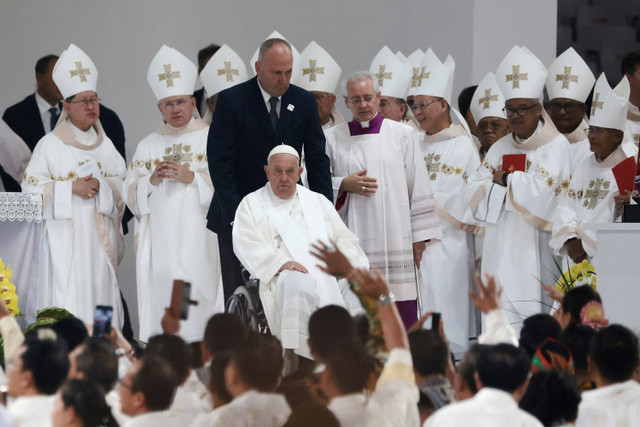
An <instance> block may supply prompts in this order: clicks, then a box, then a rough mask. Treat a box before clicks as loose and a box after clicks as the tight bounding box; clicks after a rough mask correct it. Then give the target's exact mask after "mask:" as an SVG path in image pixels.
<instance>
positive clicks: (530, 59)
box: [496, 46, 547, 100]
mask: <svg viewBox="0 0 640 427" xmlns="http://www.w3.org/2000/svg"><path fill="white" fill-rule="evenodd" d="M546 78H547V70H546V68H545V67H544V65H543V64H542V62H540V60H539V59H538V58H537V57H536V56H535V55H534V54H533V53H531V52H530V51H529V50H528V49H526V48H524V47H520V46H514V47H513V48H512V49H511V50H510V51H509V53H507V55H506V56H505V57H504V58H503V59H502V62H500V65H498V69H497V71H496V79H497V81H498V86H499V87H500V91H501V92H502V94H503V95H504V98H505V99H506V100H509V99H514V98H532V99H539V98H540V97H541V96H542V90H543V89H544V83H545V79H546Z"/></svg>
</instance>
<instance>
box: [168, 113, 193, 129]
mask: <svg viewBox="0 0 640 427" xmlns="http://www.w3.org/2000/svg"><path fill="white" fill-rule="evenodd" d="M195 119H196V118H195V117H193V116H191V120H189V121H188V122H187V124H186V125H184V126H180V127H179V128H175V127H173V126H171V125H170V124H169V123H167V122H164V123H165V124H166V125H167V127H169V128H171V129H173V130H182V129H184V128H186V127H187V126H189V125H190V124H191V122H192V121H194V120H195Z"/></svg>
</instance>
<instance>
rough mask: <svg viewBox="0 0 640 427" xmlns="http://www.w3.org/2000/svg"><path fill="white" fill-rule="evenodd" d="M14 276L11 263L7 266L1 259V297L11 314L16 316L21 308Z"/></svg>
mask: <svg viewBox="0 0 640 427" xmlns="http://www.w3.org/2000/svg"><path fill="white" fill-rule="evenodd" d="M12 276H13V271H12V270H11V264H9V265H7V266H6V267H5V265H4V262H2V259H0V298H2V300H3V301H4V303H5V305H6V306H7V309H9V311H10V312H11V315H12V316H14V317H16V316H18V315H19V314H20V309H19V308H18V295H16V286H15V285H14V284H13V283H12V282H11V277H12Z"/></svg>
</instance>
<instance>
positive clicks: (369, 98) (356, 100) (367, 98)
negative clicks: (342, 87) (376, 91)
mask: <svg viewBox="0 0 640 427" xmlns="http://www.w3.org/2000/svg"><path fill="white" fill-rule="evenodd" d="M376 97H377V95H367V96H365V97H363V98H358V97H357V96H354V97H353V98H347V101H348V102H349V104H353V105H360V104H362V103H363V102H366V103H367V104H370V103H372V102H373V101H374V100H375V99H376Z"/></svg>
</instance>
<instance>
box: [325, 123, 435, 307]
mask: <svg viewBox="0 0 640 427" xmlns="http://www.w3.org/2000/svg"><path fill="white" fill-rule="evenodd" d="M368 125H369V128H363V127H362V125H361V122H358V121H356V120H352V121H351V122H348V123H343V124H341V125H338V126H335V127H333V128H332V129H329V130H328V131H326V132H325V135H326V137H327V145H326V149H327V155H328V156H329V161H330V162H331V174H332V181H333V190H334V195H335V196H336V197H338V190H339V188H340V184H341V183H342V180H343V179H344V178H346V177H348V176H349V175H352V174H354V173H356V172H359V171H361V170H363V169H366V170H367V176H370V177H373V178H375V179H376V180H377V184H378V190H377V191H376V192H375V193H374V194H372V195H371V196H370V197H366V196H363V195H360V194H354V193H345V194H343V195H341V196H340V198H342V197H344V196H345V195H346V199H345V202H344V205H343V206H342V207H340V209H339V211H338V212H339V213H340V216H341V217H342V219H343V220H344V222H345V224H346V225H347V226H348V227H349V229H350V230H351V231H353V232H354V233H355V235H356V236H358V238H359V239H360V244H361V245H362V248H363V249H364V252H365V253H366V254H367V257H368V258H369V262H370V263H371V267H372V268H373V267H375V268H377V269H378V270H380V273H381V274H382V275H383V276H384V277H385V278H386V280H387V282H388V283H389V285H390V288H391V291H392V292H393V293H394V295H395V297H396V300H398V301H410V300H416V299H417V290H416V272H415V269H414V260H413V243H415V242H421V241H427V240H431V242H430V243H434V242H435V241H437V240H439V239H440V238H441V237H442V231H441V228H440V220H439V219H438V215H437V213H436V206H435V200H434V198H433V193H432V191H431V186H430V184H429V178H428V177H427V170H426V168H425V166H424V162H423V161H422V152H421V151H420V146H419V145H418V142H417V141H416V140H415V137H414V132H413V130H412V129H411V128H410V127H408V126H407V125H404V124H402V123H398V122H394V121H392V120H387V119H382V118H380V116H379V115H376V116H375V117H374V118H373V119H371V120H370V122H369V123H368ZM340 203H341V200H340V199H339V200H338V203H337V204H338V205H339V204H340ZM427 245H429V243H427Z"/></svg>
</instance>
